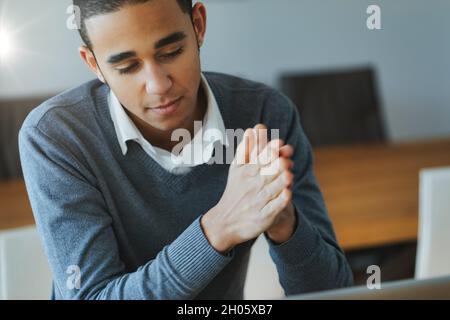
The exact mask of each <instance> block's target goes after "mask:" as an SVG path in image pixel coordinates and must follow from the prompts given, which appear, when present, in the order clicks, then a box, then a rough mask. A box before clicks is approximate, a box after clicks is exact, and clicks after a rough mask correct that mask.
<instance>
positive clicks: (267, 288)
mask: <svg viewBox="0 0 450 320" xmlns="http://www.w3.org/2000/svg"><path fill="white" fill-rule="evenodd" d="M282 297H284V291H283V288H282V287H281V285H280V282H279V280H278V273H277V269H276V267H275V264H274V263H273V261H272V259H271V258H270V255H269V244H268V243H267V241H266V239H265V238H264V236H262V235H261V236H260V237H259V238H258V239H257V240H256V242H255V243H254V244H253V247H252V251H251V254H250V261H249V265H248V272H247V279H246V282H245V287H244V299H246V300H265V299H279V298H282Z"/></svg>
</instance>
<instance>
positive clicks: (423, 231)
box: [0, 0, 450, 299]
mask: <svg viewBox="0 0 450 320" xmlns="http://www.w3.org/2000/svg"><path fill="white" fill-rule="evenodd" d="M203 3H205V5H206V7H207V13H208V29H207V37H206V41H205V44H204V47H203V48H202V54H201V55H202V65H203V70H204V71H218V72H226V73H231V74H234V75H238V76H242V77H245V78H248V79H252V80H256V81H260V82H264V83H266V84H268V85H270V86H273V87H275V88H277V89H279V90H280V91H282V92H283V93H285V94H286V95H287V96H289V97H290V98H291V99H292V100H293V102H294V103H295V104H296V105H297V107H298V110H299V113H300V116H301V121H302V125H303V127H304V130H305V132H306V133H307V135H308V137H309V138H310V141H311V144H312V146H313V149H314V153H315V159H314V165H315V172H316V175H317V178H318V181H319V184H320V186H321V188H322V190H323V193H324V197H325V200H326V204H327V207H328V210H329V214H330V217H331V219H332V221H333V224H334V226H335V231H336V235H337V237H338V240H339V242H340V244H341V246H342V247H343V249H344V251H345V253H346V255H347V257H348V259H349V262H350V264H351V266H352V269H353V272H354V276H355V284H357V285H358V284H361V285H364V284H365V283H366V280H367V278H368V276H369V275H370V274H368V272H367V268H368V267H369V266H371V265H377V266H379V267H380V270H381V280H382V281H390V280H397V279H405V278H414V277H416V278H421V277H432V276H436V275H442V274H450V256H449V251H448V250H445V248H446V246H448V245H450V236H448V235H447V234H448V233H450V232H448V230H449V228H448V227H449V226H450V212H449V207H450V202H449V200H448V199H450V197H449V195H450V182H449V181H450V178H449V176H450V174H448V172H449V169H447V168H446V167H450V125H449V120H450V90H449V88H450V37H449V31H450V19H449V12H450V1H448V0H432V1H425V0H421V1H420V0H397V1H382V0H378V1H365V0H320V1H318V0H278V1H271V0H204V1H203ZM70 4H71V1H69V0H41V1H32V0H14V1H8V0H0V268H1V269H0V298H4V299H11V298H43V299H45V298H46V297H48V292H50V284H49V283H50V277H51V273H50V270H49V269H48V266H47V265H46V259H45V254H44V253H43V252H42V248H41V246H40V245H39V241H38V240H37V241H36V239H38V238H37V235H36V233H35V229H34V227H33V224H34V221H33V218H32V215H31V211H30V208H29V204H28V200H27V197H26V192H25V188H24V185H23V181H22V179H21V170H20V163H19V158H18V150H17V133H18V130H19V128H20V125H21V123H22V121H23V119H24V118H25V117H26V115H27V114H28V112H29V111H30V110H31V109H32V108H34V107H36V106H37V105H38V104H39V103H41V102H42V101H44V100H46V99H47V98H49V97H51V96H53V95H56V94H58V93H60V92H62V91H63V90H66V89H68V88H71V87H75V86H77V85H79V84H81V83H82V82H85V81H87V80H90V79H92V78H93V75H92V74H91V73H90V71H89V70H88V68H87V67H86V66H85V65H84V64H83V63H82V61H81V59H80V58H79V57H78V51H77V47H78V46H79V45H80V43H81V40H80V39H79V36H78V33H77V31H76V30H70V29H68V28H67V27H66V24H67V20H68V18H69V16H70V10H69V11H67V10H68V7H69V5H70ZM370 5H377V6H378V7H379V9H380V16H379V17H380V19H381V20H380V22H381V29H375V30H371V29H369V28H368V26H367V20H368V19H370V17H371V15H372V14H371V13H367V9H368V7H369V6H370ZM293 254H295V253H293ZM249 268H250V269H249V276H248V280H247V287H246V297H247V298H255V299H258V298H276V297H280V296H281V295H282V290H281V288H280V286H279V283H278V279H277V276H276V273H275V269H274V266H273V264H272V263H271V261H270V258H269V257H268V254H267V244H266V243H265V242H264V240H263V239H260V240H258V241H257V243H256V245H255V247H254V249H253V254H252V263H251V264H250V267H249ZM36 275H39V276H36Z"/></svg>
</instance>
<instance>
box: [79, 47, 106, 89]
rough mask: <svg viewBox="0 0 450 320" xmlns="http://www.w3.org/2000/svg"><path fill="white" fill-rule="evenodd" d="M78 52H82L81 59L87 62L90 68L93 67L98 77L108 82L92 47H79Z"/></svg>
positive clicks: (92, 69)
mask: <svg viewBox="0 0 450 320" xmlns="http://www.w3.org/2000/svg"><path fill="white" fill-rule="evenodd" d="M78 52H79V54H80V57H81V59H82V60H83V61H84V62H85V63H86V64H87V66H88V67H89V69H91V71H92V72H94V73H95V74H96V76H97V78H98V79H99V80H100V81H101V82H103V83H106V81H105V78H103V75H102V73H101V72H100V68H99V67H98V65H97V61H96V59H95V56H94V54H93V53H92V51H91V49H89V48H88V47H87V46H80V47H79V48H78Z"/></svg>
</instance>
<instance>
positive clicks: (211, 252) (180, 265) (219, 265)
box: [168, 217, 234, 287]
mask: <svg viewBox="0 0 450 320" xmlns="http://www.w3.org/2000/svg"><path fill="white" fill-rule="evenodd" d="M168 255H169V260H170V261H171V263H172V264H173V267H174V269H175V270H177V271H178V272H179V276H180V277H181V278H182V279H184V280H185V281H187V282H188V283H189V284H192V286H193V287H196V286H198V285H199V284H200V283H204V284H205V285H206V284H208V283H209V282H210V281H211V280H212V279H213V278H214V277H215V276H216V275H217V274H218V273H219V272H220V271H221V270H222V269H223V268H224V267H225V266H226V265H227V264H228V263H229V262H230V261H231V260H232V259H233V257H234V251H233V250H232V251H230V252H229V253H228V254H227V255H222V254H220V253H219V252H218V251H216V250H215V249H214V248H213V247H212V246H211V245H210V243H209V242H208V239H206V236H205V234H204V233H203V230H202V228H201V225H200V217H199V218H197V219H196V220H195V221H194V222H193V223H192V224H191V225H190V226H189V227H188V228H187V229H186V230H185V231H184V232H183V233H182V234H181V235H180V236H179V237H178V238H177V239H175V241H174V242H172V244H171V245H170V247H169V249H168Z"/></svg>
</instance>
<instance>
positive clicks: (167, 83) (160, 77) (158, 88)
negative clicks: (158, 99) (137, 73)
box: [145, 65, 173, 95]
mask: <svg viewBox="0 0 450 320" xmlns="http://www.w3.org/2000/svg"><path fill="white" fill-rule="evenodd" d="M172 84H173V83H172V80H171V78H170V75H169V73H168V72H167V71H166V70H165V69H164V68H163V67H162V66H159V65H150V66H149V67H148V72H147V75H146V81H145V90H146V91H147V93H148V94H150V95H164V94H166V93H167V91H169V89H170V88H171V87H172Z"/></svg>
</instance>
